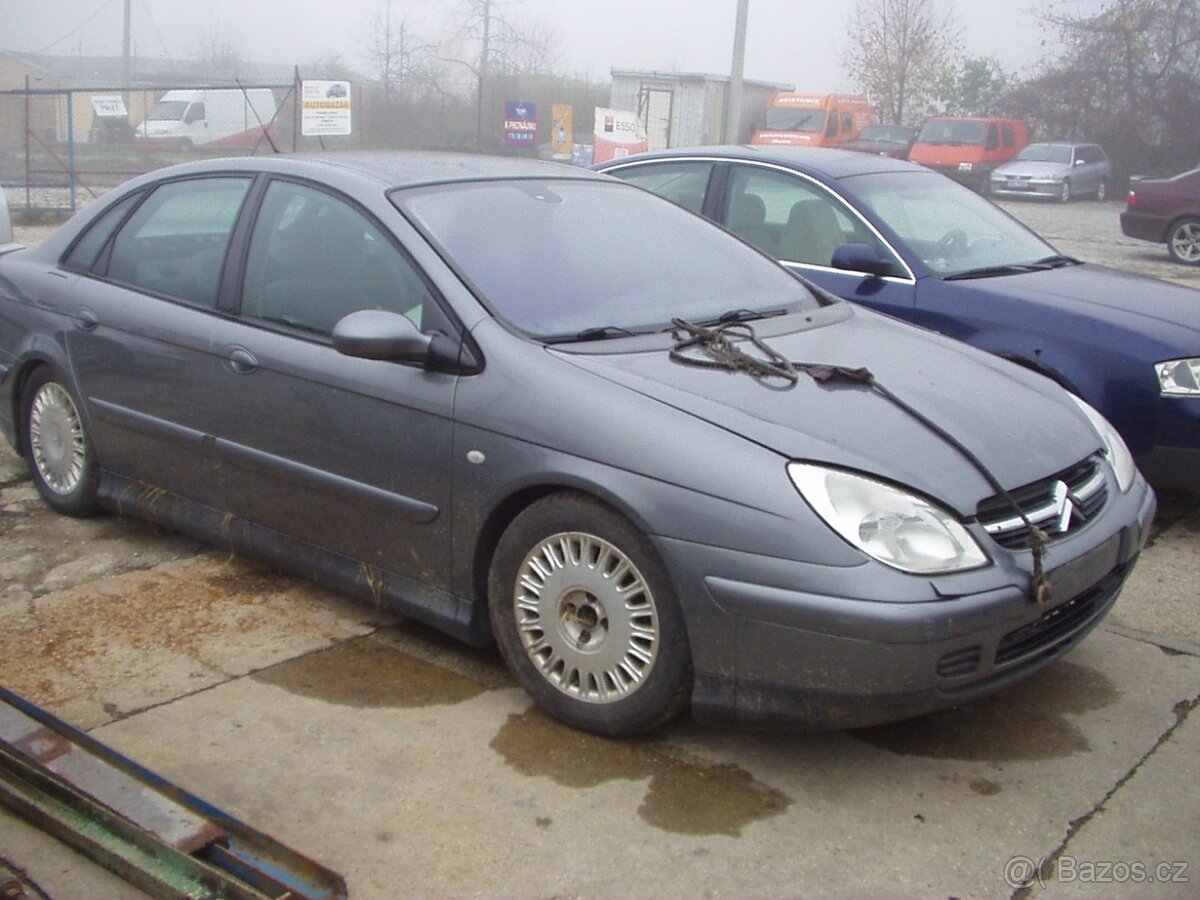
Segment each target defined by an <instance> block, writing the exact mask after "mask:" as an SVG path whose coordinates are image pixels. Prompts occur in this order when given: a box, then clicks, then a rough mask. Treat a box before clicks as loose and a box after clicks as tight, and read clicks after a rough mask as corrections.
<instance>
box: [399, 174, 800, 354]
mask: <svg viewBox="0 0 1200 900" xmlns="http://www.w3.org/2000/svg"><path fill="white" fill-rule="evenodd" d="M392 201H393V202H394V203H395V204H396V205H397V206H398V207H399V208H400V210H401V211H402V212H403V213H404V214H405V215H406V216H407V217H408V218H409V219H410V220H411V221H412V222H413V223H414V224H415V225H416V226H417V227H418V228H420V229H421V230H422V232H423V233H424V234H425V235H426V237H427V238H429V240H430V241H432V242H433V243H434V244H435V245H437V246H438V247H439V248H440V249H441V250H442V252H443V255H444V256H445V258H447V259H448V260H449V261H450V263H451V265H453V266H455V267H456V268H457V269H458V271H459V274H460V275H461V276H462V277H463V278H464V279H465V280H466V281H467V282H468V283H469V284H470V285H472V286H473V288H474V290H475V292H476V294H477V295H478V296H479V297H480V299H481V300H482V301H483V302H484V303H485V304H486V305H487V306H489V307H490V308H491V310H492V311H493V312H494V313H495V314H496V315H498V316H500V317H502V318H504V319H506V320H507V321H508V322H510V323H511V324H513V325H514V326H516V327H517V328H519V329H520V330H522V331H524V332H526V333H527V334H530V335H532V336H534V337H538V338H544V339H554V340H563V339H570V338H572V337H579V338H580V339H595V338H597V337H608V336H617V335H620V334H625V333H628V332H638V331H653V330H661V329H664V328H666V327H669V326H670V323H671V319H672V318H673V317H676V316H678V317H680V318H683V319H687V320H689V321H693V322H704V321H712V320H714V319H716V318H717V317H719V316H721V315H723V314H725V313H728V312H729V311H730V310H739V311H743V310H749V311H751V312H755V311H761V312H762V313H763V314H764V315H770V314H772V313H777V312H779V311H793V310H799V309H812V308H815V307H817V306H818V305H819V304H818V303H817V301H816V299H815V297H814V296H813V295H812V294H811V293H810V292H809V291H808V290H807V289H806V288H805V287H804V286H803V285H802V284H801V283H800V282H799V281H798V280H796V279H795V278H794V277H793V276H791V275H790V274H788V273H787V271H786V270H784V269H783V268H780V267H779V266H777V265H775V264H774V263H772V262H770V261H768V260H766V259H764V258H763V256H761V255H760V254H759V253H758V252H756V251H755V250H752V249H751V248H750V247H747V246H746V245H744V244H742V243H741V242H740V241H738V240H736V239H734V238H732V237H730V236H729V235H727V234H726V233H724V232H723V231H721V230H720V229H718V228H716V227H715V226H713V225H712V224H711V223H709V222H706V221H705V220H704V219H701V218H700V217H699V216H696V215H693V214H692V213H689V212H686V211H685V210H682V209H680V208H679V207H677V206H675V205H674V204H672V203H669V202H667V201H665V200H662V199H661V198H659V197H656V196H654V195H653V194H651V193H649V192H648V191H643V190H641V189H640V188H636V187H633V186H631V185H626V184H622V183H619V182H616V181H613V182H611V183H610V182H607V181H592V180H570V179H550V180H540V179H539V180H512V181H480V182H470V183H462V184H451V185H438V186H434V187H425V188H413V189H409V190H402V191H397V192H394V193H393V194H392Z"/></svg>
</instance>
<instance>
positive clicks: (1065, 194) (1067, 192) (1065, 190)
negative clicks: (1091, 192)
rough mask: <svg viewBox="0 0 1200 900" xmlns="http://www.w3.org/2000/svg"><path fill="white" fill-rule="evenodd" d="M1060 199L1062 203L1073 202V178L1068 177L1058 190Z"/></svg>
mask: <svg viewBox="0 0 1200 900" xmlns="http://www.w3.org/2000/svg"><path fill="white" fill-rule="evenodd" d="M1058 199H1059V200H1060V201H1061V202H1062V203H1070V202H1071V180H1070V179H1066V180H1064V181H1063V183H1062V188H1061V189H1060V190H1059V192H1058Z"/></svg>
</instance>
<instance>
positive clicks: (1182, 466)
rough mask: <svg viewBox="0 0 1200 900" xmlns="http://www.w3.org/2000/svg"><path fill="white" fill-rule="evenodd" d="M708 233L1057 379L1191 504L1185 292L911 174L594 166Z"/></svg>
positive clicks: (849, 167) (622, 162)
mask: <svg viewBox="0 0 1200 900" xmlns="http://www.w3.org/2000/svg"><path fill="white" fill-rule="evenodd" d="M595 168H597V169H598V170H600V171H604V172H607V173H609V174H610V175H615V176H617V177H618V178H621V179H624V180H625V181H628V182H632V183H634V184H637V185H640V186H642V187H644V188H646V189H648V190H650V191H653V192H654V193H656V194H659V195H660V196H662V197H665V198H666V199H668V200H672V201H674V202H675V203H677V204H679V205H680V206H684V207H686V208H687V209H690V210H692V211H693V212H695V213H698V214H700V215H703V216H706V217H707V218H709V219H712V220H713V221H715V222H717V223H719V224H721V225H723V226H724V227H725V228H727V229H728V230H729V231H732V232H733V233H734V234H736V235H738V236H739V237H741V238H742V239H743V240H745V241H747V242H748V243H750V244H753V245H754V246H755V247H757V248H758V249H759V250H761V251H762V252H763V253H766V254H768V255H769V256H771V257H773V258H775V259H777V260H779V261H780V262H781V263H783V264H784V265H785V266H786V267H787V268H788V269H790V270H791V271H792V272H794V273H796V274H797V275H801V276H803V277H804V278H806V279H808V280H809V281H811V282H813V283H815V284H817V285H819V286H820V287H822V288H825V289H826V290H828V291H830V292H831V293H834V294H836V295H838V296H840V297H843V298H845V299H847V300H852V301H854V302H856V303H861V304H863V305H865V306H869V307H871V308H873V309H876V310H879V311H880V312H884V313H888V314H890V315H892V316H895V317H897V318H900V319H904V320H905V321H908V322H912V323H915V324H917V325H922V326H925V327H927V328H931V329H933V330H935V331H940V332H942V333H943V334H946V335H949V336H951V337H954V338H958V339H960V340H963V341H966V342H967V343H969V344H972V345H974V346H976V347H979V348H981V349H983V350H988V351H990V352H992V353H995V354H997V355H999V356H1002V357H1005V358H1006V359H1010V360H1012V361H1014V362H1016V363H1018V364H1020V365H1022V366H1025V367H1027V368H1029V369H1033V370H1035V371H1037V372H1040V373H1042V374H1043V375H1046V376H1047V377H1049V378H1052V379H1053V380H1055V381H1057V382H1058V383H1059V384H1061V385H1063V386H1064V387H1066V388H1068V389H1069V390H1071V391H1072V392H1074V393H1075V394H1077V395H1078V396H1080V397H1082V398H1083V399H1085V400H1087V401H1088V402H1089V403H1090V404H1092V405H1093V406H1095V407H1096V408H1097V409H1098V410H1100V411H1101V412H1102V413H1103V414H1104V415H1105V416H1106V417H1107V418H1108V420H1109V421H1111V422H1112V423H1113V425H1115V426H1116V428H1117V429H1118V431H1120V433H1121V435H1122V436H1123V437H1124V438H1125V440H1126V442H1127V443H1128V444H1129V447H1130V449H1131V450H1132V451H1133V453H1134V455H1135V457H1136V459H1137V462H1138V464H1139V466H1140V467H1141V468H1142V470H1143V472H1145V474H1146V475H1147V477H1148V478H1149V479H1150V481H1151V482H1152V483H1154V484H1155V485H1156V486H1158V487H1160V488H1183V489H1186V490H1191V491H1200V292H1197V291H1195V290H1192V289H1190V288H1185V287H1181V286H1177V285H1173V284H1168V283H1166V282H1163V281H1159V280H1157V279H1153V278H1146V277H1143V276H1138V275H1132V274H1128V273H1125V272H1120V271H1116V270H1114V269H1109V268H1106V267H1104V266H1098V265H1092V264H1088V263H1082V262H1080V261H1078V260H1075V259H1071V258H1070V257H1067V256H1063V255H1062V254H1060V253H1059V252H1058V251H1057V250H1055V249H1054V248H1053V247H1052V246H1050V245H1049V244H1047V243H1046V242H1045V241H1044V240H1042V239H1041V238H1040V237H1038V236H1037V235H1036V234H1034V233H1033V232H1032V231H1030V230H1029V229H1028V228H1026V227H1025V226H1023V225H1022V224H1020V223H1019V222H1017V221H1016V220H1015V219H1014V218H1012V217H1011V216H1009V215H1008V214H1007V213H1005V212H1004V211H1003V210H1001V209H1000V208H998V207H997V206H995V205H994V204H992V203H991V202H990V201H988V200H986V199H984V198H982V197H980V196H978V195H977V194H975V193H974V192H972V191H969V190H967V189H965V188H963V187H961V186H960V185H957V184H955V183H954V182H952V181H950V180H949V179H947V178H945V177H943V176H941V175H939V174H937V173H936V172H931V171H929V170H928V169H924V168H922V167H920V166H916V165H913V164H911V163H907V162H903V161H900V160H894V159H885V158H883V157H877V156H868V155H865V154H861V153H848V152H845V151H841V150H825V149H814V148H778V147H707V148H692V149H681V150H674V151H666V152H660V153H649V154H643V155H640V156H634V157H626V158H624V159H618V160H613V161H611V162H608V163H604V164H601V165H598V166H596V167H595Z"/></svg>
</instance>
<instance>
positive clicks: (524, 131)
mask: <svg viewBox="0 0 1200 900" xmlns="http://www.w3.org/2000/svg"><path fill="white" fill-rule="evenodd" d="M504 146H505V147H536V146H537V105H536V104H534V103H522V102H520V101H519V100H509V101H508V102H507V103H505V104H504Z"/></svg>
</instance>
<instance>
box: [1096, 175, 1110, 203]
mask: <svg viewBox="0 0 1200 900" xmlns="http://www.w3.org/2000/svg"><path fill="white" fill-rule="evenodd" d="M1106 199H1108V181H1106V180H1105V179H1101V180H1100V183H1099V184H1098V185H1096V202H1097V203H1103V202H1104V201H1105V200H1106Z"/></svg>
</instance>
